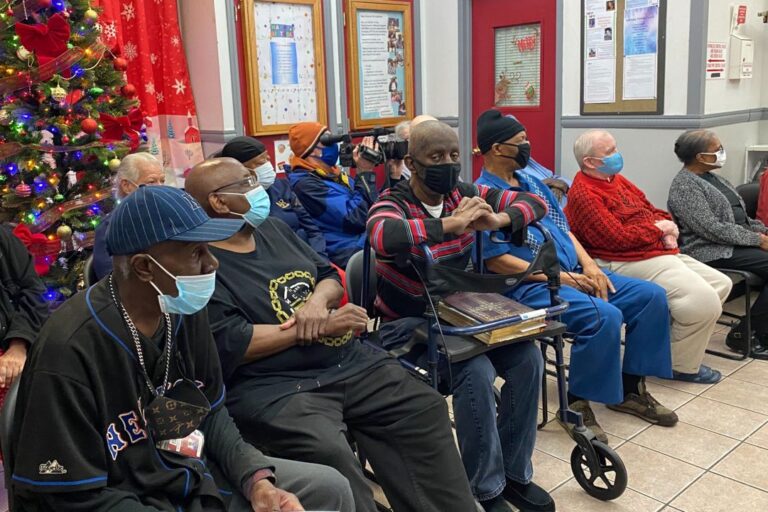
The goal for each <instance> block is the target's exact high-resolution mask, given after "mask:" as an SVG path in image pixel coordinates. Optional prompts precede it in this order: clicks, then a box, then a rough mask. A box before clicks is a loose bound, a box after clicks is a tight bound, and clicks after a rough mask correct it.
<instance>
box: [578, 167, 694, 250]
mask: <svg viewBox="0 0 768 512" xmlns="http://www.w3.org/2000/svg"><path fill="white" fill-rule="evenodd" d="M565 214H566V216H567V217H568V222H569V223H570V225H571V231H573V234H574V235H576V238H578V239H579V242H581V245H583V246H584V249H586V250H587V252H588V253H589V255H590V256H592V257H593V258H602V259H606V260H612V261H640V260H645V259H648V258H653V257H656V256H661V255H664V254H677V253H678V252H680V251H679V250H678V249H666V248H664V244H663V242H662V240H661V237H662V232H661V230H660V229H659V228H657V227H656V226H655V223H656V222H658V221H660V220H672V217H671V216H670V215H669V213H667V212H665V211H664V210H659V209H658V208H656V207H655V206H653V205H652V204H651V203H650V201H648V199H647V198H646V197H645V194H643V192H642V191H641V190H640V189H639V188H637V187H636V186H634V185H633V184H632V183H631V182H630V181H629V180H628V179H626V178H625V177H623V176H622V175H621V174H617V175H616V176H614V177H613V179H611V180H610V181H605V180H601V179H597V178H593V177H591V176H588V175H586V174H584V173H583V172H579V173H577V174H576V177H575V178H574V179H573V185H571V188H570V190H569V191H568V204H567V205H566V207H565Z"/></svg>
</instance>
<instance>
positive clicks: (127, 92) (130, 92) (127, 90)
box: [120, 84, 136, 98]
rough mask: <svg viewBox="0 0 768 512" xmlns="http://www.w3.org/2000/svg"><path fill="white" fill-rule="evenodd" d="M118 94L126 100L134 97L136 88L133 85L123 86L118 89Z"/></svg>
mask: <svg viewBox="0 0 768 512" xmlns="http://www.w3.org/2000/svg"><path fill="white" fill-rule="evenodd" d="M120 94H122V95H123V96H125V97H126V98H133V97H134V96H136V87H135V86H134V85H133V84H125V85H124V86H123V87H122V88H121V89H120Z"/></svg>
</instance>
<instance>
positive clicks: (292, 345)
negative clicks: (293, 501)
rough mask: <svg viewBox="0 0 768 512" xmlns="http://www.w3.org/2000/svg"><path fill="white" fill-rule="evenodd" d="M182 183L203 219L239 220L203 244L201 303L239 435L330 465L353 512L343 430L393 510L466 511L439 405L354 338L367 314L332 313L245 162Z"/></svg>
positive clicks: (300, 245)
mask: <svg viewBox="0 0 768 512" xmlns="http://www.w3.org/2000/svg"><path fill="white" fill-rule="evenodd" d="M186 186H187V190H188V191H189V192H190V193H191V194H193V195H194V196H195V197H196V198H197V199H198V200H199V201H200V202H201V204H203V206H204V207H205V209H206V210H207V211H208V212H209V213H210V214H211V216H213V217H219V218H240V217H242V218H244V219H245V221H246V223H247V225H246V226H245V227H244V228H243V229H242V230H240V231H239V232H237V233H236V234H234V235H233V236H231V237H230V238H228V239H226V240H222V241H221V242H215V243H213V244H212V246H211V249H210V250H211V252H212V253H213V254H214V255H216V257H217V258H219V261H220V262H221V267H220V268H219V272H218V273H217V275H216V291H215V293H214V295H213V299H212V300H211V304H210V306H209V314H210V318H211V321H212V328H213V334H214V337H215V338H216V342H217V344H218V351H219V355H220V357H221V362H222V367H223V371H224V377H225V380H226V382H227V390H228V397H227V404H228V405H229V408H230V411H231V412H232V415H233V417H234V418H235V421H236V422H237V424H238V426H239V427H240V429H241V431H242V432H243V435H244V436H245V438H246V439H247V440H249V441H252V442H253V443H254V444H257V445H259V446H261V447H263V448H264V449H266V450H268V451H269V452H270V453H274V454H277V455H280V456H282V457H290V458H295V459H300V460H306V461H311V462H316V463H321V464H327V465H329V466H332V467H335V468H336V469H338V470H339V471H340V472H341V473H342V474H343V475H344V476H345V477H347V479H348V480H349V482H350V484H351V486H352V492H353V493H354V496H355V506H356V507H357V511H358V512H374V511H375V510H376V504H375V502H374V500H373V493H372V492H371V489H370V487H369V485H368V483H367V481H366V479H365V477H364V476H363V472H362V469H361V467H360V464H359V462H358V460H357V457H356V456H355V454H354V452H353V451H352V448H351V447H350V444H349V443H350V437H351V438H352V439H354V440H355V441H356V442H357V444H358V446H359V447H360V449H361V450H362V451H363V453H365V454H366V456H367V457H368V458H369V460H370V461H371V465H372V467H373V469H374V471H375V472H376V477H377V479H378V481H379V483H380V484H381V486H382V488H383V489H384V492H385V493H386V495H387V498H388V499H389V502H390V504H391V505H392V506H393V508H394V509H395V510H398V511H413V512H417V511H418V512H445V511H448V510H457V511H458V510H462V511H464V510H467V511H472V510H473V509H474V501H473V500H472V495H471V494H470V492H469V485H468V483H467V478H466V476H465V475H464V472H463V470H462V468H461V461H460V460H459V454H458V452H457V451H456V446H455V444H454V442H453V436H452V435H451V427H450V422H449V419H448V409H447V406H446V403H445V400H444V399H443V397H442V396H440V394H438V393H437V392H435V391H433V390H432V389H430V388H429V387H428V386H425V385H424V384H423V383H422V382H419V381H418V380H416V379H415V378H413V377H411V376H410V375H408V374H407V373H406V371H405V370H404V369H403V368H402V367H401V366H400V365H399V364H398V362H397V361H396V360H394V359H392V358H389V357H385V356H384V355H383V354H382V353H381V352H374V351H371V349H368V348H365V347H364V346H363V345H362V344H361V343H359V342H358V340H357V338H356V337H355V335H354V333H355V332H356V331H359V330H361V329H364V328H365V326H366V324H367V321H368V317H367V314H366V312H365V310H364V309H362V308H359V307H357V306H355V305H353V304H347V305H345V306H343V307H341V308H339V309H334V308H336V307H337V304H338V302H339V299H340V298H341V296H342V288H341V286H340V285H339V277H338V274H337V273H336V271H335V270H334V269H333V268H332V267H331V265H330V264H329V263H328V261H327V260H325V259H323V258H321V257H319V256H318V255H317V254H316V253H315V252H314V251H313V250H312V249H310V248H309V246H308V245H307V244H305V243H304V242H302V241H301V240H300V239H299V238H298V237H297V236H296V234H295V233H294V232H293V231H291V230H290V229H289V228H288V226H287V225H285V223H283V222H282V221H280V220H278V219H274V218H272V217H267V214H268V212H269V208H268V206H267V205H268V202H269V199H268V197H267V194H266V192H265V191H264V189H263V188H262V187H261V186H260V185H259V184H258V182H257V180H256V179H255V177H254V176H252V175H251V174H250V173H249V172H248V169H246V168H245V167H243V166H242V165H241V164H240V163H239V162H237V161H236V160H233V159H229V158H221V159H214V160H210V161H208V162H203V163H202V164H199V165H198V166H196V167H195V168H194V169H193V170H192V172H191V173H190V174H189V176H188V177H187V181H186Z"/></svg>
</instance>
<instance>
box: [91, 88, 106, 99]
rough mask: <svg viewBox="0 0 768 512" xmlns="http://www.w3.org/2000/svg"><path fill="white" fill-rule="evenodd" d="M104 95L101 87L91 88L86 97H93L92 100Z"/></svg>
mask: <svg viewBox="0 0 768 512" xmlns="http://www.w3.org/2000/svg"><path fill="white" fill-rule="evenodd" d="M102 94H104V89H102V88H101V87H91V88H90V89H88V95H90V96H93V97H94V98H96V97H98V96H101V95H102Z"/></svg>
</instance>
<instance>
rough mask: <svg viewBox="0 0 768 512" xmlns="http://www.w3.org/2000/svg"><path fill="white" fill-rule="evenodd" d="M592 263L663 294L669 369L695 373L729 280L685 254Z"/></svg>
mask: <svg viewBox="0 0 768 512" xmlns="http://www.w3.org/2000/svg"><path fill="white" fill-rule="evenodd" d="M595 261H596V262H597V264H598V265H600V266H601V267H605V268H608V269H610V270H611V271H613V272H615V273H617V274H621V275H623V276H627V277H634V278H637V279H644V280H646V281H651V282H653V283H656V284H657V285H659V286H661V287H662V288H664V289H665V290H666V292H667V301H668V302H669V312H670V314H671V315H672V332H671V338H672V339H671V341H672V369H673V370H675V371H677V372H681V373H697V372H698V371H699V366H700V365H701V361H702V360H703V359H704V350H706V348H707V344H708V343H709V339H710V337H711V336H712V331H713V330H714V329H715V323H716V322H717V319H718V318H720V314H721V313H722V310H723V302H724V301H725V299H726V298H727V297H728V294H729V293H730V291H731V286H733V283H732V282H731V279H730V278H729V277H728V276H726V275H725V274H723V273H722V272H718V271H717V270H715V269H713V268H712V267H710V266H709V265H706V264H705V263H701V262H700V261H697V260H695V259H693V258H691V257H690V256H686V255H685V254H677V255H665V256H657V257H655V258H649V259H647V260H641V261H607V260H603V259H597V260H595Z"/></svg>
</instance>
